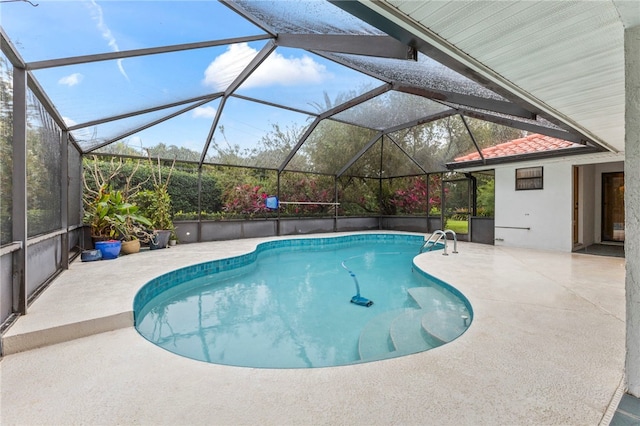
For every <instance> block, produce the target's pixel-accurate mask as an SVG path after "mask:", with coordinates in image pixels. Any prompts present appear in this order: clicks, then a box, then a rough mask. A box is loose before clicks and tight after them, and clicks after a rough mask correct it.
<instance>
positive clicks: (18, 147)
mask: <svg viewBox="0 0 640 426" xmlns="http://www.w3.org/2000/svg"><path fill="white" fill-rule="evenodd" d="M12 157H13V158H12V160H13V171H12V173H13V191H12V198H13V199H12V204H13V211H12V213H11V217H12V219H13V220H12V222H13V240H14V241H17V242H19V243H20V244H21V248H20V250H17V251H15V252H14V253H13V311H14V312H15V313H18V314H21V315H24V314H26V313H27V235H28V234H27V71H26V70H25V69H24V68H18V67H14V68H13V154H12Z"/></svg>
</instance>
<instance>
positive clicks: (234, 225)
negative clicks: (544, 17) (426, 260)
mask: <svg viewBox="0 0 640 426" xmlns="http://www.w3.org/2000/svg"><path fill="white" fill-rule="evenodd" d="M1 7H2V31H1V41H2V56H0V64H1V68H0V70H1V74H0V75H1V79H0V82H1V84H2V86H1V93H2V108H1V110H0V112H1V114H2V118H1V120H0V123H1V125H2V127H1V129H2V131H1V139H0V144H1V146H0V149H1V150H2V157H1V170H0V172H1V176H0V177H1V179H2V186H1V195H2V203H1V205H0V209H1V210H0V215H1V244H2V249H1V250H2V251H1V253H0V254H1V268H0V269H1V270H0V273H1V277H0V278H1V280H0V281H1V282H2V284H1V286H2V287H1V288H0V297H1V300H0V321H2V322H4V323H5V324H7V322H8V320H9V319H10V318H11V317H12V316H13V315H15V314H24V313H26V311H27V306H28V302H29V300H31V299H33V298H34V297H35V296H36V295H37V294H38V292H39V291H41V290H42V289H43V288H44V287H45V286H46V284H47V283H48V282H49V281H50V280H52V279H53V278H54V277H55V276H56V275H57V274H58V273H59V272H60V271H62V270H64V269H65V268H67V267H68V264H69V262H70V260H71V259H73V258H74V256H76V255H77V254H78V253H79V252H80V251H81V250H83V249H84V248H88V247H89V246H90V244H91V242H90V239H89V231H88V229H87V227H86V226H83V190H85V186H86V185H85V184H83V180H84V181H85V183H86V182H87V176H95V174H92V171H95V170H99V171H100V172H101V173H103V175H104V176H107V177H110V178H111V179H109V181H110V182H109V183H111V184H112V185H113V186H115V187H119V188H120V187H125V186H126V185H127V184H131V183H133V184H135V185H140V188H144V187H145V185H150V177H151V175H152V174H153V173H160V174H163V175H164V176H165V178H166V177H167V176H168V174H169V173H171V179H170V183H169V186H168V191H169V194H170V195H171V199H172V211H171V215H172V219H173V221H174V225H175V233H176V235H177V238H178V239H179V241H180V242H181V243H189V242H198V241H208V240H215V239H229V238H241V237H251V236H271V235H287V234H300V233H313V232H333V231H345V230H364V229H396V230H407V231H419V232H430V231H433V230H435V229H439V228H441V227H443V226H445V225H447V224H448V225H449V226H458V227H459V228H456V229H457V230H458V231H459V232H460V234H462V235H463V236H464V235H466V236H467V238H468V239H470V240H474V239H479V240H480V241H482V240H486V242H491V240H492V237H491V236H490V235H489V236H487V235H484V233H483V231H481V230H482V229H483V228H482V223H481V222H482V220H491V217H492V214H493V213H492V201H491V191H492V189H491V188H492V172H491V164H492V163H496V162H500V161H504V159H485V158H484V157H483V155H482V152H481V150H482V149H483V148H486V147H489V146H492V145H496V144H498V143H502V142H505V141H507V140H511V139H515V138H518V137H522V136H524V135H526V134H527V133H540V134H544V135H549V136H553V137H556V138H559V139H563V140H567V141H571V142H575V143H578V144H580V146H579V147H576V148H571V152H567V151H566V150H565V151H564V152H563V153H562V154H563V155H567V154H571V153H586V152H594V151H598V150H601V149H602V148H601V147H600V146H598V144H597V143H595V142H594V141H592V140H590V139H589V137H587V136H586V135H584V134H582V133H581V132H580V131H579V130H576V129H574V128H572V127H571V126H570V125H567V124H565V123H563V122H560V121H559V120H556V119H554V118H552V117H548V116H545V114H543V113H542V112H541V111H538V110H537V109H536V108H534V107H533V106H531V105H529V104H528V103H527V102H525V101H523V100H520V99H517V98H515V97H514V95H512V94H508V93H505V92H504V91H503V90H500V89H498V88H496V87H493V86H492V85H490V84H488V83H487V82H486V81H483V80H482V79H480V78H478V77H477V76H475V75H474V74H473V73H471V72H470V71H468V70H466V69H465V67H464V66H463V65H461V64H458V63H456V62H455V61H454V60H452V59H450V58H445V57H443V56H442V54H436V53H435V50H434V49H432V48H431V47H430V46H429V45H427V44H425V43H424V42H419V41H418V40H415V39H413V38H411V37H406V36H405V35H403V33H402V32H394V33H393V34H392V35H388V34H387V33H385V32H383V31H382V30H380V29H378V28H377V27H376V22H375V19H369V17H367V16H363V18H364V19H368V20H369V21H371V22H365V21H363V20H361V19H360V18H359V17H357V16H355V15H352V14H351V13H349V12H354V10H352V7H353V4H352V3H351V2H341V1H301V2H290V1H225V2H214V1H196V2H182V1H180V2H178V1H175V2H172V1H157V2H155V1H152V2H128V1H118V2H96V1H77V2H76V1H68V2H50V1H41V2H39V3H38V4H36V3H35V2H33V3H32V2H27V1H12V2H2V5H1ZM389 32H390V31H389ZM472 152H478V153H479V154H480V160H477V161H474V162H471V163H469V162H465V163H464V164H462V163H461V162H459V161H456V158H459V157H462V156H464V155H467V154H469V153H472ZM553 154H554V153H549V152H545V153H542V154H541V153H532V154H528V155H527V156H525V157H526V158H531V157H532V156H536V155H553ZM517 159H518V158H516V160H517ZM513 160H514V159H513V158H511V159H509V161H513ZM174 162H175V163H174ZM172 165H173V166H172ZM469 165H474V166H478V165H483V166H486V169H485V170H486V172H477V173H458V172H456V169H458V168H461V167H463V166H469ZM111 175H113V176H111ZM83 176H84V179H83ZM89 180H90V179H89ZM267 196H276V197H278V199H279V200H280V201H281V202H282V204H281V207H280V208H279V209H268V208H267V207H266V205H265V204H264V200H265V198H266V197H267ZM475 219H477V220H478V221H477V223H476V225H474V220H475ZM474 226H475V228H474ZM474 229H476V230H477V232H476V233H474V231H473V230H474Z"/></svg>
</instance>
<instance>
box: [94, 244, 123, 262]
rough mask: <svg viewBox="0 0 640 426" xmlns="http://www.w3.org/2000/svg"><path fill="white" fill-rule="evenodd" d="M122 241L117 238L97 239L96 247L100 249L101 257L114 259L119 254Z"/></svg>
mask: <svg viewBox="0 0 640 426" xmlns="http://www.w3.org/2000/svg"><path fill="white" fill-rule="evenodd" d="M121 245H122V243H121V242H120V241H117V240H110V241H97V242H96V243H95V247H96V249H98V250H100V253H101V254H102V258H103V259H115V258H116V257H118V255H119V254H120V248H121Z"/></svg>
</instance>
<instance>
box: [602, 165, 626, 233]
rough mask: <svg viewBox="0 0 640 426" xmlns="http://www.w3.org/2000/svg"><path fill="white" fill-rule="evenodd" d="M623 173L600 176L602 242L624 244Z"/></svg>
mask: <svg viewBox="0 0 640 426" xmlns="http://www.w3.org/2000/svg"><path fill="white" fill-rule="evenodd" d="M624 223H625V222H624V172H615V173H603V174H602V227H601V229H602V236H601V237H602V241H610V242H624Z"/></svg>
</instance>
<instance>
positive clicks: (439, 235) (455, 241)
mask: <svg viewBox="0 0 640 426" xmlns="http://www.w3.org/2000/svg"><path fill="white" fill-rule="evenodd" d="M447 234H451V235H452V236H453V253H456V254H457V253H458V238H457V236H456V233H455V232H454V231H453V230H451V229H445V230H444V231H443V230H441V229H438V230H437V231H434V232H433V234H431V235H430V236H429V239H428V240H427V241H425V242H424V244H423V245H422V247H420V251H419V253H422V250H424V248H425V247H427V246H428V247H429V251H431V250H433V247H434V246H435V245H436V244H438V243H439V242H440V240H442V239H444V250H443V252H442V255H443V256H449V253H447ZM434 237H435V238H434ZM429 243H431V244H429Z"/></svg>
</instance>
